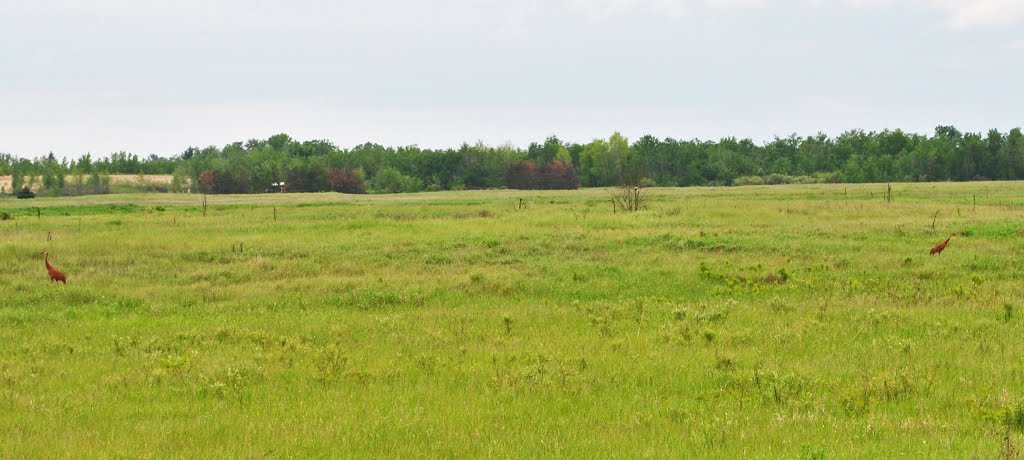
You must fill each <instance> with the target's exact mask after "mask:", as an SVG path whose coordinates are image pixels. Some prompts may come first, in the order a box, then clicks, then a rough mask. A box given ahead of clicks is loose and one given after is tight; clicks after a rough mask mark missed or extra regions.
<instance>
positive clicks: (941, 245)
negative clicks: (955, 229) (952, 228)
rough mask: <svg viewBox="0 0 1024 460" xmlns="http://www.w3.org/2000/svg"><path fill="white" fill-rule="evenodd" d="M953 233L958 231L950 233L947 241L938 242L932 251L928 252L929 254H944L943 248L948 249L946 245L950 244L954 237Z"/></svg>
mask: <svg viewBox="0 0 1024 460" xmlns="http://www.w3.org/2000/svg"><path fill="white" fill-rule="evenodd" d="M953 235H956V233H950V234H949V237H947V238H946V241H943V242H941V243H939V244H936V245H935V247H934V248H932V252H930V253H928V255H930V256H932V255H935V254H942V250H944V249H946V245H947V244H949V239H950V238H952V237H953Z"/></svg>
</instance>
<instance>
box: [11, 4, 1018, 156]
mask: <svg viewBox="0 0 1024 460" xmlns="http://www.w3.org/2000/svg"><path fill="white" fill-rule="evenodd" d="M1022 82H1024V0H546V1H541V0H519V1H497V0H476V1H473V0H376V1H369V0H366V1H362V0H341V1H328V0H296V1H288V2H284V1H261V0H175V1H161V2H147V1H139V0H92V1H66V0H65V1H56V0H33V1H20V0H19V1H13V0H0V152H6V153H13V154H17V155H21V156H29V157H32V156H36V155H42V154H45V153H47V152H49V151H53V152H54V153H56V154H57V155H59V156H70V157H77V156H79V155H82V154H85V153H87V152H91V153H92V154H93V155H99V156H106V155H108V154H110V153H111V152H115V151H120V150H126V151H130V152H134V153H137V154H140V155H143V156H147V155H149V154H153V153H155V154H158V155H161V156H170V155H176V154H178V153H180V152H181V151H183V150H184V149H185V148H186V147H188V146H190V145H194V146H200V147H202V146H207V145H218V146H221V145H224V144H226V143H229V142H233V141H236V140H247V139H251V138H266V137H268V136H270V135H273V134H276V133H279V132H286V133H289V134H291V135H292V136H293V137H295V138H298V139H300V140H307V139H329V140H331V141H333V142H335V143H336V144H338V145H339V146H342V147H350V146H353V145H355V144H359V143H363V142H366V141H372V142H378V143H382V144H386V145H409V144H418V145H420V146H423V147H456V146H458V145H459V144H461V143H462V142H470V143H472V142H476V141H477V140H482V141H484V142H485V143H488V144H501V143H504V142H506V141H510V142H512V143H513V144H516V145H520V146H525V145H526V144H528V143H529V142H530V141H541V140H543V139H544V138H545V137H547V136H549V135H551V134H557V135H558V136H559V137H561V138H562V139H563V140H571V141H577V142H586V141H589V140H591V139H593V138H596V137H607V136H608V135H609V134H611V133H612V132H613V131H616V130H618V131H620V132H622V133H623V134H625V135H626V136H627V137H629V138H630V139H635V138H636V137H637V136H640V135H643V134H653V135H655V136H658V137H675V138H683V139H690V138H701V139H717V138H720V137H722V136H737V137H751V138H753V139H755V140H758V141H763V140H768V139H771V138H772V137H773V136H775V135H778V136H786V135H788V134H790V133H794V132H795V133H798V134H800V135H810V134H814V133H816V132H819V131H821V132H825V133H828V134H831V135H835V134H838V133H840V132H842V131H845V130H848V129H853V128H860V129H865V130H880V129H884V128H902V129H904V130H907V131H913V132H922V133H930V132H932V130H933V128H934V127H935V126H936V125H938V124H952V125H955V126H957V127H959V128H961V129H963V130H968V131H982V130H987V129H989V128H999V129H1001V130H1004V129H1009V128H1012V127H1016V126H1022V125H1024V83H1022Z"/></svg>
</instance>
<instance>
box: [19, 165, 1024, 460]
mask: <svg viewBox="0 0 1024 460" xmlns="http://www.w3.org/2000/svg"><path fill="white" fill-rule="evenodd" d="M885 191H886V186H885V185H884V184H881V185H879V184H872V185H817V186H769V187H740V188H685V189H651V190H650V191H649V205H648V209H647V210H644V211H640V212H636V213H622V212H618V213H613V212H612V208H611V205H610V196H611V193H612V191H611V190H601V189H598V190H593V189H592V190H580V191H567V192H562V191H558V192H554V191H553V192H518V191H479V192H444V193H425V194H414V195H387V196H347V195H338V194H309V195H299V194H295V195H259V196H210V197H208V202H209V206H208V209H207V210H206V211H205V215H204V211H203V206H202V196H196V195H175V194H170V195H109V196H93V197H78V198H46V199H35V200H14V199H0V211H2V212H5V213H7V214H9V215H10V216H11V217H12V219H10V220H4V221H0V260H2V261H3V264H0V407H2V408H3V410H0V439H2V440H3V442H2V443H0V456H3V457H7V458H26V457H32V458H54V457H65V456H73V457H126V458H129V457H130V458H135V457H168V456H171V457H174V456H182V455H185V454H186V453H187V454H188V455H187V456H190V457H206V458H208V457H270V458H281V457H286V458H287V457H297V458H308V457H388V458H405V457H458V458H467V457H575V458H592V457H641V456H642V457H674V458H687V457H696V456H699V457H721V458H750V457H757V458H836V457H838V458H847V457H861V458H892V457H897V456H910V457H931V458H934V457H951V458H966V457H972V458H983V459H989V458H991V459H994V458H1003V456H1004V455H1005V454H1006V451H1007V449H1008V448H1009V449H1010V450H1011V451H1012V452H1011V453H1012V454H1014V455H1017V454H1016V453H1017V452H1019V451H1022V450H1024V434H1022V431H1024V359H1022V358H1024V340H1022V338H1024V311H1022V309H1024V285H1022V280H1024V244H1022V236H1024V183H1021V182H1011V183H992V182H988V183H960V184H894V185H893V187H892V201H891V202H887V201H886V200H885ZM37 207H38V209H37ZM950 233H956V236H954V237H953V238H952V240H951V241H950V243H949V247H948V248H947V249H946V251H945V252H944V253H943V254H941V255H940V256H931V257H930V256H929V255H928V250H929V249H930V248H931V247H932V246H933V245H935V244H936V243H938V242H940V241H942V240H943V239H944V238H945V237H946V236H947V235H949V234H950ZM43 250H48V251H49V252H50V254H51V262H53V263H54V265H56V266H57V267H59V268H61V269H63V270H64V271H65V272H66V273H67V275H68V284H67V285H66V286H62V285H53V284H50V283H49V280H48V277H47V274H46V270H45V268H44V267H43V261H42V256H41V255H40V252H42V251H43Z"/></svg>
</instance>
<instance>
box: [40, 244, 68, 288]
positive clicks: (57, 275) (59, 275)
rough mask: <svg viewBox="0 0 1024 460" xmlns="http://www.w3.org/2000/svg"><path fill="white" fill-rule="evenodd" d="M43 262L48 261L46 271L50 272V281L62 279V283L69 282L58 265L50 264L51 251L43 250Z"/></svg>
mask: <svg viewBox="0 0 1024 460" xmlns="http://www.w3.org/2000/svg"><path fill="white" fill-rule="evenodd" d="M43 255H44V256H45V257H44V258H43V262H46V273H49V274H50V282H51V283H52V282H54V281H60V282H61V283H64V284H68V277H67V275H65V274H64V272H62V271H60V270H57V267H54V266H53V265H50V253H48V252H46V251H43Z"/></svg>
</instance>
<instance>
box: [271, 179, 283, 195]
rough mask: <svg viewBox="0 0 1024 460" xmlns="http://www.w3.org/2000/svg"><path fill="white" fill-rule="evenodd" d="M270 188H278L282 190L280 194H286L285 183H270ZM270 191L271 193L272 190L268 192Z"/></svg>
mask: <svg viewBox="0 0 1024 460" xmlns="http://www.w3.org/2000/svg"><path fill="white" fill-rule="evenodd" d="M270 186H271V187H275V188H277V189H278V190H280V192H281V193H284V182H271V183H270ZM269 191H270V190H268V192H269Z"/></svg>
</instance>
